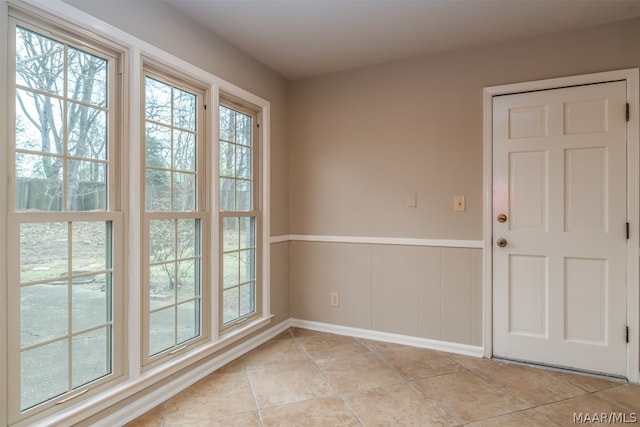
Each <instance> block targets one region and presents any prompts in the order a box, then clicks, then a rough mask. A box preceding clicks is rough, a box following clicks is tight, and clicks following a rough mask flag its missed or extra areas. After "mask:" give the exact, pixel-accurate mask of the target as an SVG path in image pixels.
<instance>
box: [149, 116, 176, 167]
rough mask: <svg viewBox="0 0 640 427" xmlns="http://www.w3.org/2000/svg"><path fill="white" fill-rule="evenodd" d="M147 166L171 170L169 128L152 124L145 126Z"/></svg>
mask: <svg viewBox="0 0 640 427" xmlns="http://www.w3.org/2000/svg"><path fill="white" fill-rule="evenodd" d="M145 145H146V148H147V151H146V163H147V166H152V167H157V168H162V169H171V128H170V127H167V126H161V125H157V124H154V123H147V125H146V141H145Z"/></svg>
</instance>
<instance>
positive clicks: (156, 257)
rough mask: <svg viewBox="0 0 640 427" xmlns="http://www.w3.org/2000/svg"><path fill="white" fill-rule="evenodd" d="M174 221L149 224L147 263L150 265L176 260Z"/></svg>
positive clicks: (155, 221) (167, 220) (168, 220)
mask: <svg viewBox="0 0 640 427" xmlns="http://www.w3.org/2000/svg"><path fill="white" fill-rule="evenodd" d="M175 224H176V222H175V220H173V219H161V220H152V221H150V222H149V261H150V262H152V263H156V262H161V261H167V260H173V259H176V252H175V247H176V227H175Z"/></svg>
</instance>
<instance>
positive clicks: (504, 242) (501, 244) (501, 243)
mask: <svg viewBox="0 0 640 427" xmlns="http://www.w3.org/2000/svg"><path fill="white" fill-rule="evenodd" d="M496 244H497V245H498V246H499V247H501V248H504V247H505V246H507V239H503V238H499V239H498V241H497V242H496Z"/></svg>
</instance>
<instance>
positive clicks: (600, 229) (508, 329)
mask: <svg viewBox="0 0 640 427" xmlns="http://www.w3.org/2000/svg"><path fill="white" fill-rule="evenodd" d="M626 102H627V101H626V83H625V82H624V81H620V82H609V83H601V84H594V85H585V86H575V87H568V88H560V89H553V90H543V91H537V92H528V93H520V94H512V95H504V96H496V97H494V98H493V278H494V283H493V286H494V287H493V296H494V303H493V307H494V326H493V329H494V330H493V337H494V349H493V350H494V355H495V356H499V357H505V358H510V359H518V360H525V361H531V362H536V363H542V364H549V365H555V366H564V367H571V368H577V369H580V370H585V371H593V372H601V373H607V374H613V375H619V376H626V372H627V369H626V363H627V360H626V354H627V353H626V345H627V344H626V307H627V300H626V298H627V297H626V289H627V285H626V277H627V261H626V250H627V236H626V222H627V219H626V218H627V215H626V163H627V156H626ZM500 214H503V215H505V216H506V219H505V218H499V215H500ZM502 221H503V222H502ZM500 239H504V241H501V240H500ZM501 243H505V244H506V245H505V246H503V247H501V246H499V244H501Z"/></svg>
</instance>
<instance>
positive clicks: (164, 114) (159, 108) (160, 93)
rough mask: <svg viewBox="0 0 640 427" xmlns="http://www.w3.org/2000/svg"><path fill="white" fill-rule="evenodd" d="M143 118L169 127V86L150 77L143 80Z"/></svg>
mask: <svg viewBox="0 0 640 427" xmlns="http://www.w3.org/2000/svg"><path fill="white" fill-rule="evenodd" d="M145 117H146V119H147V120H150V121H154V122H158V123H162V124H166V125H169V126H170V125H171V86H169V85H167V84H165V83H162V82H159V81H157V80H155V79H152V78H150V77H147V78H146V79H145Z"/></svg>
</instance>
